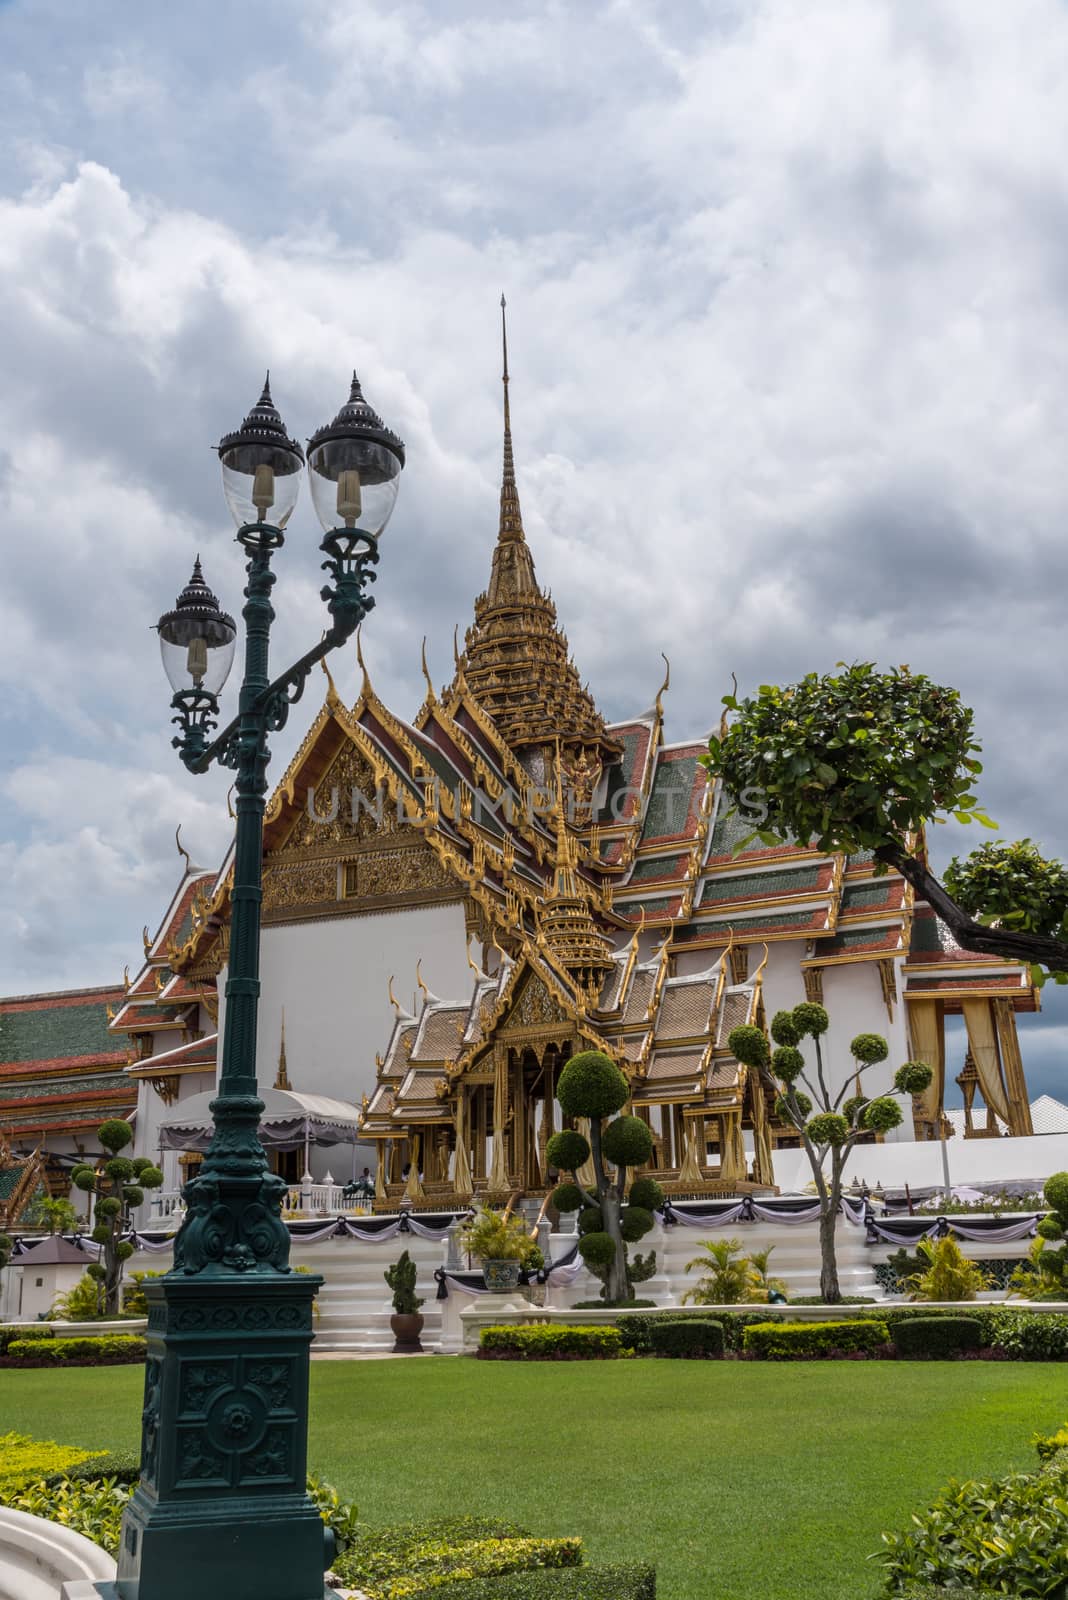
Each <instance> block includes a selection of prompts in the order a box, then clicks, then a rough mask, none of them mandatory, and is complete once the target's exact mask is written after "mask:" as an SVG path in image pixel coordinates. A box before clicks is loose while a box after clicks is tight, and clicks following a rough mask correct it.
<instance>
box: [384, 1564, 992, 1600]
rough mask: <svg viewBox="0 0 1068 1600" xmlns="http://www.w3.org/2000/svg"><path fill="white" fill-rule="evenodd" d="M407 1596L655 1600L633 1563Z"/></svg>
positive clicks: (648, 1576)
mask: <svg viewBox="0 0 1068 1600" xmlns="http://www.w3.org/2000/svg"><path fill="white" fill-rule="evenodd" d="M410 1600H656V1572H655V1571H654V1569H653V1568H652V1567H646V1566H642V1565H640V1564H635V1563H627V1564H626V1565H618V1566H610V1567H570V1568H565V1569H563V1570H562V1571H561V1570H556V1571H551V1570H548V1569H543V1570H541V1571H535V1572H515V1573H511V1574H509V1575H508V1576H507V1577H503V1578H467V1579H461V1580H460V1582H459V1583H444V1584H441V1585H439V1586H436V1587H434V1588H432V1589H418V1590H416V1592H415V1594H413V1595H412V1596H411V1597H410ZM961 1600H966V1597H961Z"/></svg>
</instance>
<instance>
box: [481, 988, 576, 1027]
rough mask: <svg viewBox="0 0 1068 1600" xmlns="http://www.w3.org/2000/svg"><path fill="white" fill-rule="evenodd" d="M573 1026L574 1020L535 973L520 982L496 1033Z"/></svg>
mask: <svg viewBox="0 0 1068 1600" xmlns="http://www.w3.org/2000/svg"><path fill="white" fill-rule="evenodd" d="M572 1022H573V1019H572V1017H571V1016H570V1015H569V1014H568V1012H567V1011H566V1010H565V1009H564V1007H563V1006H562V1005H561V1003H560V1001H559V1000H558V999H557V998H556V997H555V995H553V994H552V992H551V991H550V989H549V988H548V986H547V984H546V983H545V982H544V981H543V980H542V979H541V978H539V977H538V976H537V974H536V973H530V974H529V975H528V976H527V977H526V979H525V980H522V981H521V982H520V984H519V986H518V989H517V992H516V994H515V998H514V999H513V1000H512V1002H511V1004H510V1005H509V1006H508V1008H507V1010H506V1012H505V1014H504V1016H503V1017H502V1018H501V1020H500V1022H499V1023H498V1025H497V1027H496V1029H495V1030H494V1031H495V1032H496V1033H497V1034H498V1035H501V1034H505V1035H507V1034H513V1033H528V1032H530V1030H531V1029H533V1028H545V1027H551V1026H553V1025H555V1024H558V1023H565V1024H567V1025H568V1026H569V1027H570V1026H571V1025H572Z"/></svg>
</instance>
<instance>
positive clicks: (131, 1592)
mask: <svg viewBox="0 0 1068 1600" xmlns="http://www.w3.org/2000/svg"><path fill="white" fill-rule="evenodd" d="M218 450H219V458H220V461H221V463H222V474H223V487H224V491H225V495H226V500H227V503H228V505H229V508H230V511H231V513H232V515H233V517H234V520H235V522H236V523H237V527H238V532H237V538H238V541H239V543H240V544H242V545H243V546H244V548H245V550H246V551H247V553H248V566H247V572H248V583H247V586H246V589H245V606H244V609H243V612H242V615H243V617H244V621H245V673H244V678H243V680H242V683H241V691H240V698H239V710H238V714H237V716H236V717H235V719H234V720H233V722H231V723H230V725H229V726H228V727H227V728H225V729H224V730H223V731H222V733H220V734H218V736H217V737H213V734H214V731H215V728H216V726H217V720H218V710H219V700H218V696H219V693H220V691H221V689H222V687H223V684H224V683H225V681H226V677H227V674H228V672H229V670H230V666H231V663H232V661H233V656H234V647H235V644H236V640H237V627H236V624H235V623H234V620H233V618H232V617H230V616H228V615H227V614H226V613H225V612H224V611H222V610H221V609H220V607H219V603H218V601H217V600H216V598H215V596H214V595H213V594H212V592H211V590H210V589H209V587H208V585H207V583H206V582H205V580H204V576H203V573H202V571H201V566H200V559H199V557H198V559H197V561H196V564H195V566H194V568H193V575H192V577H191V578H190V580H189V583H188V584H187V585H186V587H185V589H184V590H183V591H182V594H181V595H180V596H179V598H178V601H177V603H176V605H175V607H174V609H173V610H172V611H168V612H167V613H166V614H165V615H164V616H163V617H161V618H160V621H159V624H158V627H159V638H160V648H161V651H162V655H163V664H164V667H165V669H166V672H167V675H168V677H169V679H170V682H171V686H172V688H173V690H174V698H173V700H172V702H171V704H172V707H173V709H174V712H175V716H174V721H175V722H176V723H177V724H178V727H179V733H178V735H177V737H176V738H175V739H174V741H173V743H174V745H175V747H176V748H177V750H178V752H179V754H180V756H181V759H182V761H183V762H184V763H185V765H186V766H187V767H188V768H189V769H190V771H192V772H204V771H206V770H207V768H208V767H209V766H210V765H211V764H212V762H213V761H215V762H219V763H220V764H221V765H223V766H225V767H230V768H232V769H234V771H235V772H236V783H235V790H236V816H237V826H236V836H235V843H234V861H233V889H232V895H231V915H230V954H229V970H228V976H227V981H226V1018H225V1030H224V1036H223V1049H222V1068H221V1073H220V1077H219V1084H218V1094H217V1097H216V1099H215V1100H214V1101H213V1102H212V1116H213V1119H214V1124H215V1128H214V1134H213V1137H212V1141H211V1145H210V1148H209V1149H208V1151H207V1154H206V1156H205V1158H204V1162H203V1164H202V1166H201V1168H200V1171H199V1173H198V1175H197V1176H196V1177H195V1178H193V1179H192V1180H191V1181H190V1182H189V1183H188V1184H187V1185H186V1188H185V1202H186V1214H185V1220H184V1221H183V1223H182V1226H181V1228H180V1230H179V1232H178V1235H177V1237H176V1239H175V1245H174V1266H173V1268H172V1269H171V1271H170V1272H169V1273H167V1274H166V1276H165V1277H163V1278H160V1279H158V1280H156V1281H154V1282H150V1283H149V1284H148V1285H147V1286H146V1296H147V1298H148V1301H149V1315H148V1359H147V1362H146V1367H145V1397H144V1409H143V1412H142V1442H141V1480H140V1482H139V1484H138V1486H137V1488H136V1490H135V1491H134V1495H133V1498H132V1500H131V1502H130V1505H129V1508H128V1510H127V1512H126V1515H125V1517H124V1519H123V1528H122V1545H121V1550H120V1553H119V1561H118V1577H117V1580H116V1587H117V1593H118V1595H119V1596H120V1597H121V1600H189V1596H190V1595H191V1594H193V1595H195V1596H196V1600H323V1595H324V1584H323V1572H324V1570H325V1568H326V1567H327V1566H328V1565H329V1557H330V1553H331V1552H330V1548H329V1545H328V1541H327V1538H326V1537H325V1534H324V1528H323V1524H322V1522H321V1520H320V1518H319V1515H318V1513H317V1511H316V1509H315V1506H314V1505H313V1504H312V1502H311V1501H310V1500H309V1498H308V1496H307V1493H306V1490H305V1480H306V1471H307V1436H308V1357H309V1347H310V1344H311V1337H312V1301H313V1299H314V1297H315V1294H316V1291H317V1290H318V1287H319V1285H320V1283H321V1282H322V1280H321V1279H320V1278H317V1277H311V1276H306V1275H303V1274H300V1275H298V1274H296V1273H294V1272H293V1271H292V1270H291V1269H290V1267H289V1264H288V1262H289V1234H288V1232H287V1230H286V1227H285V1224H284V1223H283V1221H282V1217H281V1206H282V1197H283V1194H284V1193H285V1185H284V1183H283V1182H282V1180H281V1178H279V1177H277V1176H276V1175H275V1174H273V1173H271V1172H270V1171H269V1170H268V1165H267V1158H266V1155H265V1153H264V1150H263V1146H262V1144H261V1143H260V1138H259V1119H260V1115H261V1113H262V1111H263V1103H262V1101H261V1100H259V1099H258V1098H257V1092H256V1014H257V1008H258V1003H259V990H260V983H259V944H260V900H261V880H262V857H263V813H264V806H265V796H266V792H267V781H266V773H267V765H268V761H269V751H268V745H267V740H268V735H269V734H270V733H271V732H273V731H276V730H277V729H279V728H281V727H282V726H283V724H284V723H285V721H286V718H287V716H288V713H289V707H290V706H291V705H292V704H293V703H294V701H296V700H298V699H299V698H300V695H301V693H302V691H303V689H304V685H305V683H306V681H307V678H308V674H309V673H310V671H311V670H312V668H313V667H314V665H315V664H316V662H318V661H319V660H320V659H321V658H322V657H323V656H325V655H327V654H328V652H329V651H331V650H333V649H336V647H337V646H338V645H340V644H343V643H344V642H345V640H346V639H348V638H349V637H350V636H351V634H352V633H353V631H354V630H355V628H356V627H357V626H358V624H359V623H360V622H361V620H362V619H363V617H364V616H366V614H367V612H368V611H369V610H370V609H371V607H372V606H373V604H374V600H373V598H372V597H371V596H370V595H369V594H368V592H367V586H368V584H369V583H370V582H371V581H373V579H374V576H375V573H374V570H373V569H374V564H375V563H376V562H377V560H378V541H379V538H380V537H381V534H382V531H383V529H384V528H385V526H386V523H387V522H388V521H389V516H390V513H391V511H392V510H393V505H394V502H395V500H396V497H397V489H398V485H399V482H400V473H401V469H402V467H403V466H404V446H403V444H402V443H401V441H400V440H399V439H398V438H397V436H396V435H395V434H394V433H392V432H391V431H390V430H389V429H388V428H387V427H386V426H385V424H384V423H383V421H382V419H381V417H379V416H378V415H377V413H376V412H375V411H374V410H373V409H372V408H371V406H369V405H368V403H367V401H366V400H365V399H364V398H363V394H362V392H361V390H360V385H359V382H358V380H357V378H356V376H355V374H353V380H352V389H351V392H350V395H349V399H348V401H347V403H346V404H345V405H344V406H343V407H342V408H341V410H340V411H339V412H338V414H337V416H336V417H335V418H334V420H333V422H331V423H328V424H327V425H326V426H325V427H323V428H320V429H319V431H318V432H317V433H316V434H314V435H313V437H312V438H311V439H310V440H309V441H308V470H309V474H310V479H311V490H312V500H313V503H314V506H315V510H316V513H317V515H318V517H319V520H320V522H321V523H322V525H323V530H324V537H323V539H322V542H321V545H320V549H321V550H322V552H323V556H324V560H323V563H322V565H323V568H324V570H325V571H327V572H328V573H329V575H330V580H331V581H330V582H329V583H328V584H327V586H326V587H325V588H324V589H323V590H322V598H323V599H324V600H325V602H326V604H327V608H328V610H329V612H330V617H331V623H330V627H329V629H328V631H327V633H326V634H325V636H324V637H323V639H322V641H321V643H319V644H318V645H316V647H315V648H314V649H313V650H309V651H308V653H307V654H306V655H304V656H302V657H301V658H300V660H299V661H297V662H295V663H294V665H293V666H291V667H290V668H289V670H288V671H287V672H284V673H283V674H282V675H281V677H277V678H274V679H271V678H270V677H269V675H268V645H269V639H270V630H271V623H272V622H273V620H274V611H273V609H272V606H271V588H272V586H273V584H274V581H275V575H274V573H273V572H272V571H271V558H272V556H273V555H274V553H275V551H276V550H279V549H280V548H281V546H282V544H283V542H284V538H285V532H284V530H285V528H286V525H287V524H288V522H289V518H290V516H291V515H292V512H293V509H294V506H295V505H296V502H297V495H298V492H299V488H300V477H301V471H302V469H303V466H304V452H303V451H302V449H301V447H300V446H299V445H298V444H297V443H296V442H295V441H294V440H293V439H291V438H290V437H289V435H288V434H287V432H286V429H285V426H284V425H283V423H282V419H281V417H280V416H279V415H278V412H277V410H276V409H275V406H274V402H273V401H272V399H271V394H270V385H269V382H268V383H267V384H265V385H264V390H263V394H262V395H261V396H260V399H259V400H258V402H257V403H256V405H255V406H254V407H253V408H252V410H251V411H250V412H249V414H248V416H247V417H246V418H245V420H244V422H243V423H242V425H241V427H240V428H239V429H237V431H236V432H234V433H229V434H227V435H226V436H225V438H224V439H223V440H222V441H221V443H220V444H219V446H218Z"/></svg>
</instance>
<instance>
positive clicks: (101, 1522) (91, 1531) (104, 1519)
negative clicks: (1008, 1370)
mask: <svg viewBox="0 0 1068 1600" xmlns="http://www.w3.org/2000/svg"><path fill="white" fill-rule="evenodd" d="M9 1437H14V1435H10V1436H9ZM3 1443H4V1441H3V1440H2V1439H0V1447H2V1446H3ZM27 1443H35V1442H34V1441H32V1440H31V1441H27ZM35 1448H36V1449H37V1450H38V1451H40V1450H58V1449H60V1446H58V1445H40V1444H35ZM69 1453H70V1454H74V1455H84V1454H85V1452H84V1451H72V1452H69ZM131 1461H132V1458H130V1457H126V1456H121V1457H116V1456H110V1455H106V1454H101V1455H100V1456H98V1457H96V1458H95V1460H86V1461H84V1462H80V1463H78V1464H77V1465H75V1466H73V1467H72V1468H71V1470H70V1472H68V1473H61V1474H59V1475H58V1476H57V1474H56V1473H54V1472H52V1473H49V1474H47V1475H45V1476H42V1477H40V1478H37V1479H36V1480H35V1481H33V1482H31V1483H25V1484H23V1485H22V1487H21V1488H19V1489H18V1490H17V1491H16V1492H14V1493H10V1494H9V1493H7V1492H6V1491H5V1490H4V1489H3V1487H2V1486H0V1499H2V1501H3V1503H4V1504H5V1505H10V1506H13V1507H14V1508H15V1509H16V1510H17V1511H27V1512H29V1513H30V1515H31V1516H35V1517H44V1518H45V1519H46V1520H47V1521H49V1522H60V1523H62V1524H63V1526H64V1527H67V1528H73V1529H74V1531H75V1533H81V1534H84V1536H85V1537H86V1538H87V1539H91V1540H92V1541H93V1543H94V1544H98V1545H100V1546H102V1548H103V1549H105V1550H108V1551H110V1553H111V1554H112V1555H117V1554H118V1550H119V1539H120V1536H121V1524H122V1514H123V1511H124V1510H125V1509H126V1505H127V1502H128V1501H129V1499H130V1496H131V1495H132V1494H133V1485H134V1483H135V1482H136V1481H137V1478H138V1476H139V1474H140V1468H139V1467H131ZM93 1466H96V1467H97V1468H98V1473H97V1475H96V1476H94V1475H93V1474H92V1472H91V1471H90V1469H91V1468H92V1467H93ZM105 1466H111V1467H113V1468H114V1470H112V1471H109V1472H108V1473H107V1475H106V1476H104V1475H103V1469H104V1467H105ZM308 1494H309V1495H310V1496H311V1498H312V1500H314V1501H315V1504H316V1506H317V1507H318V1510H319V1515H320V1516H321V1518H322V1520H323V1522H324V1523H326V1525H327V1527H329V1528H332V1529H333V1530H334V1534H335V1536H336V1537H337V1539H338V1546H339V1548H343V1547H344V1546H345V1544H346V1543H347V1542H348V1540H349V1538H350V1537H351V1535H352V1533H353V1531H354V1528H355V1523H356V1508H355V1506H350V1505H346V1504H344V1502H342V1501H341V1500H339V1498H338V1496H337V1495H336V1494H335V1493H334V1491H333V1490H332V1489H331V1488H330V1487H329V1485H328V1484H323V1483H320V1482H319V1481H318V1480H317V1479H315V1478H312V1477H309V1478H308ZM381 1592H382V1591H380V1593H381Z"/></svg>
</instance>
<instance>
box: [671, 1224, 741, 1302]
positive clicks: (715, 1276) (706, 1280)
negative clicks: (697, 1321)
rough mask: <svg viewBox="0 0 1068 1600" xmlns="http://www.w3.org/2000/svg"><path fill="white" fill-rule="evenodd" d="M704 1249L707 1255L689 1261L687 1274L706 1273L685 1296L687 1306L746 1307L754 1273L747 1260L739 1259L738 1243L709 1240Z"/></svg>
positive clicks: (729, 1240) (726, 1240)
mask: <svg viewBox="0 0 1068 1600" xmlns="http://www.w3.org/2000/svg"><path fill="white" fill-rule="evenodd" d="M701 1248H702V1249H703V1250H704V1252H705V1254H704V1255H703V1256H695V1257H694V1258H693V1260H692V1261H687V1263H686V1271H687V1272H689V1271H691V1270H692V1269H693V1268H694V1267H699V1268H703V1269H704V1276H703V1277H702V1278H699V1279H698V1282H697V1285H696V1287H695V1288H693V1289H687V1291H686V1293H685V1294H684V1295H683V1297H682V1299H683V1304H686V1303H687V1302H688V1301H691V1300H692V1301H693V1302H694V1304H695V1305H699V1306H701V1305H703V1306H732V1305H738V1304H740V1303H744V1302H745V1301H746V1300H747V1299H748V1297H749V1291H750V1289H751V1288H752V1286H753V1272H752V1268H751V1267H750V1265H749V1262H748V1261H747V1260H746V1258H745V1257H744V1256H741V1257H739V1256H738V1251H739V1249H740V1246H739V1244H738V1241H737V1239H705V1240H703V1241H702V1245H701Z"/></svg>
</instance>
